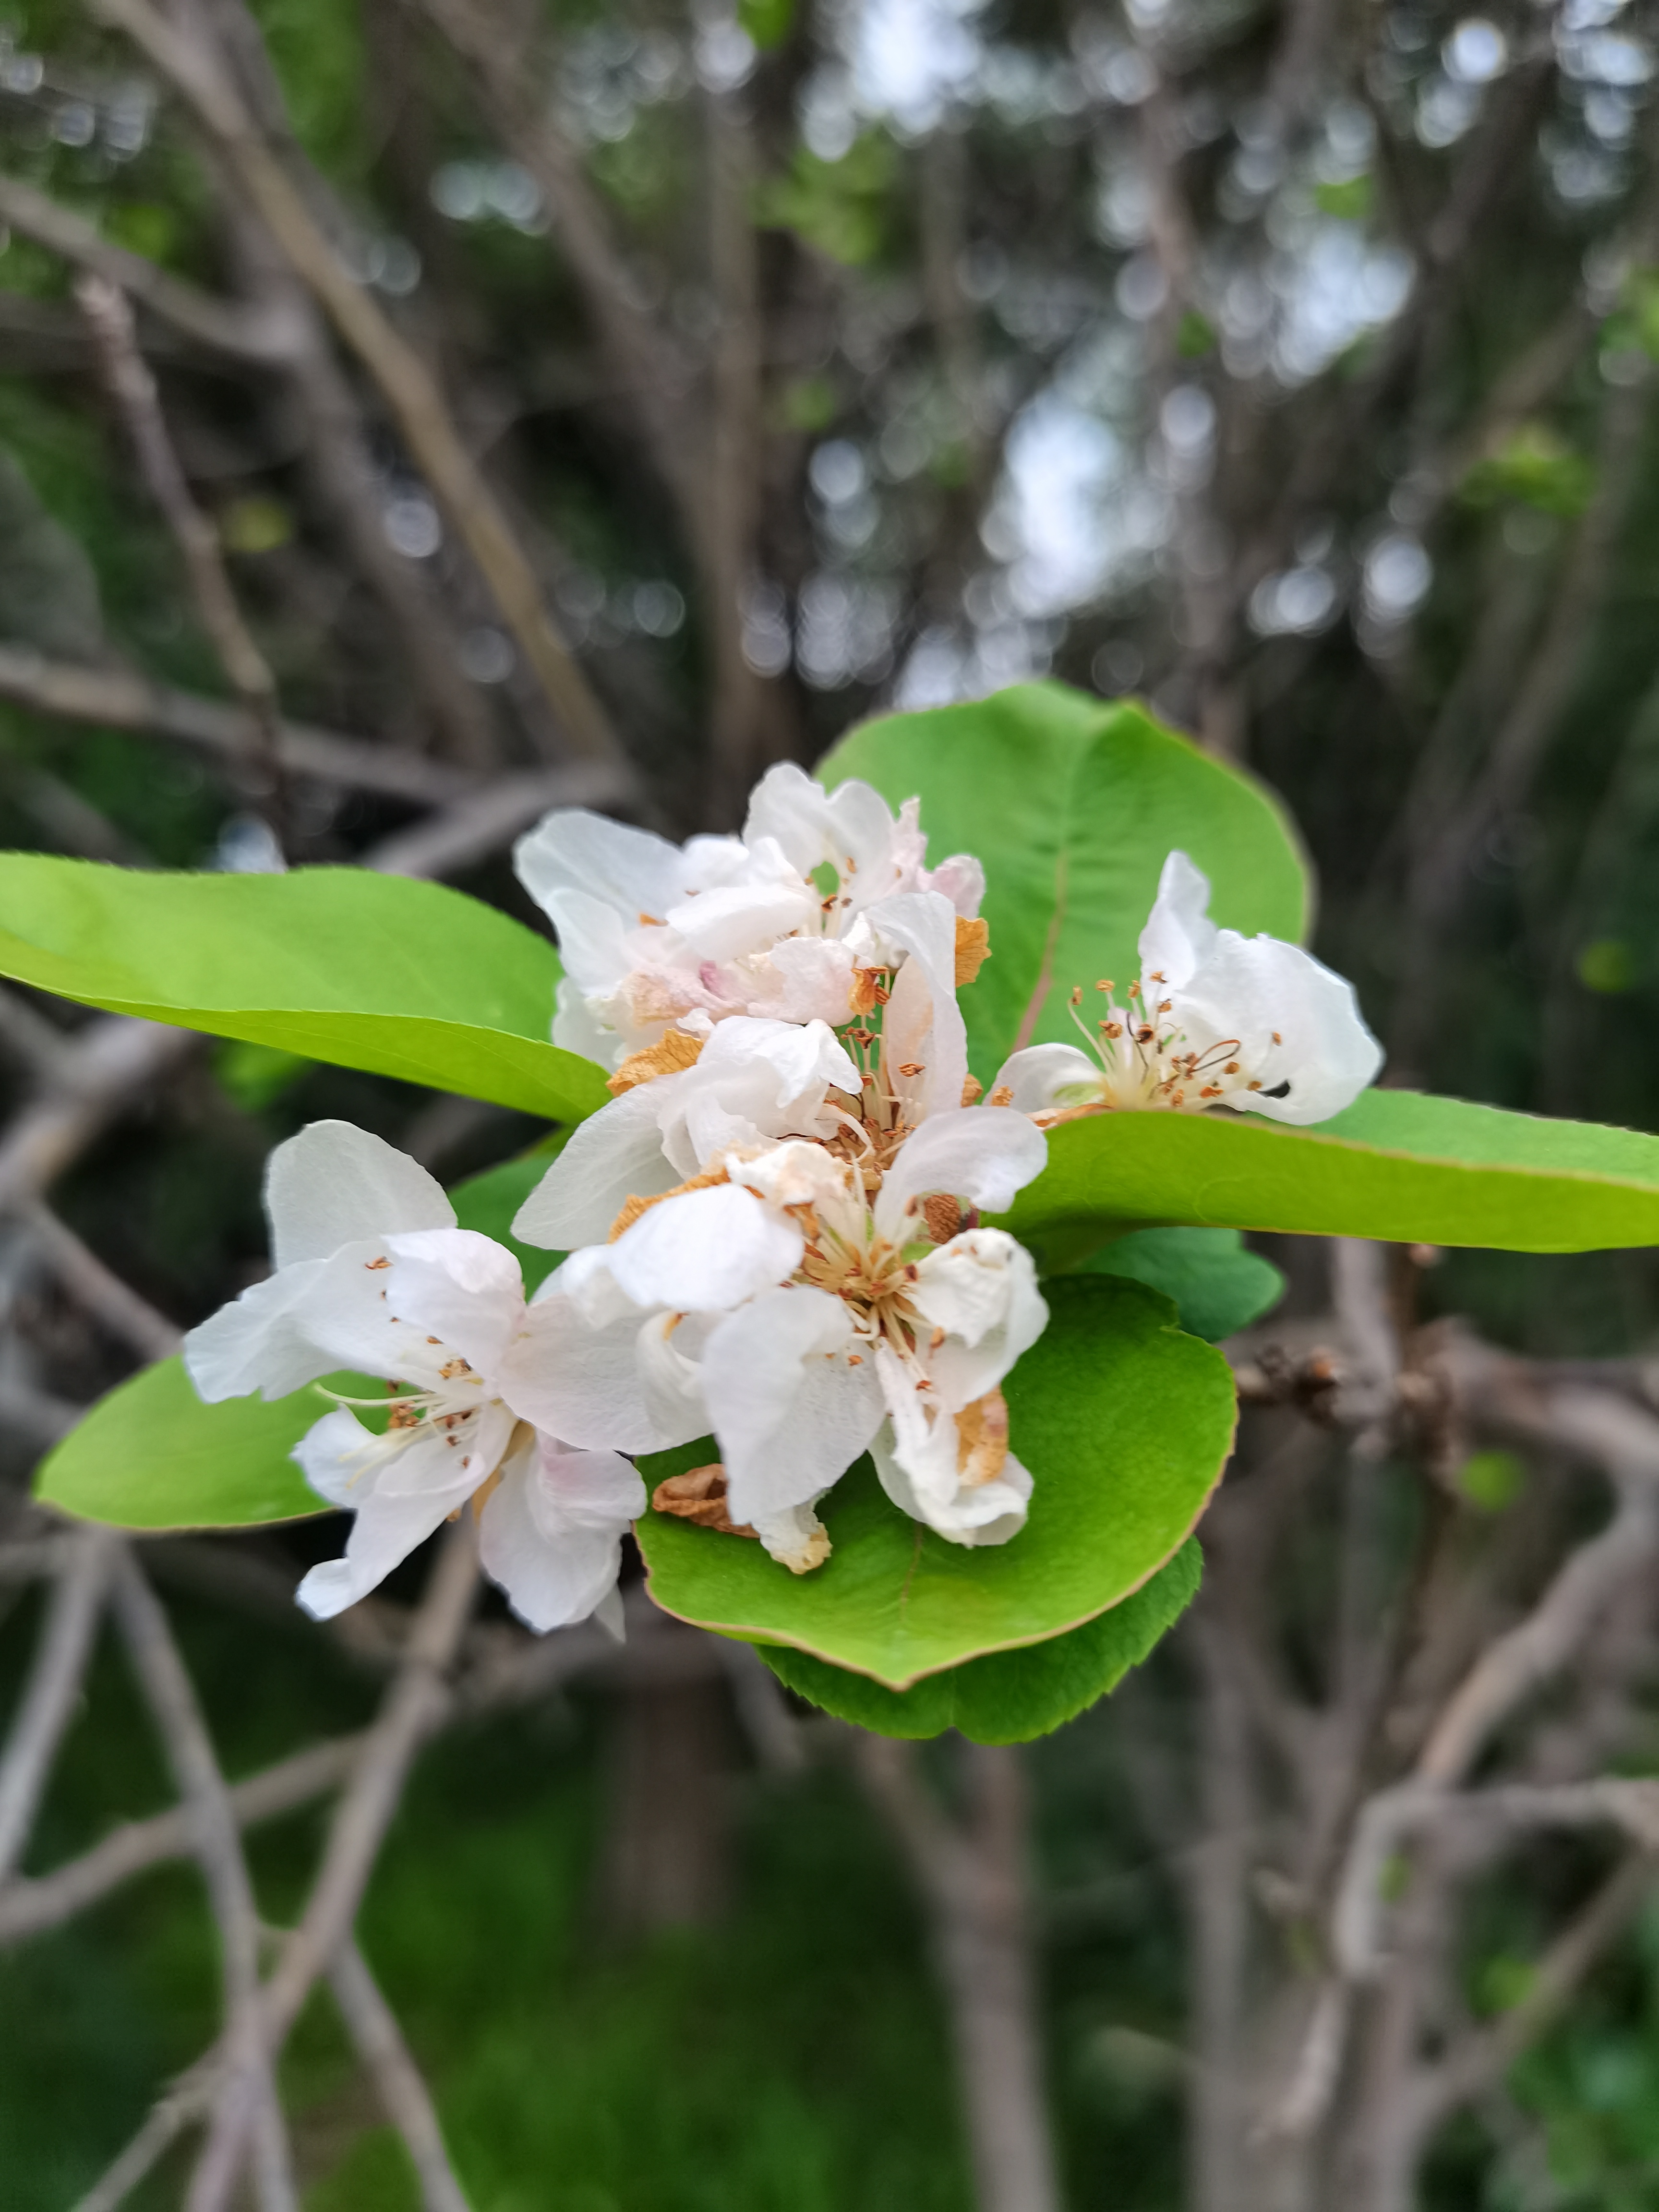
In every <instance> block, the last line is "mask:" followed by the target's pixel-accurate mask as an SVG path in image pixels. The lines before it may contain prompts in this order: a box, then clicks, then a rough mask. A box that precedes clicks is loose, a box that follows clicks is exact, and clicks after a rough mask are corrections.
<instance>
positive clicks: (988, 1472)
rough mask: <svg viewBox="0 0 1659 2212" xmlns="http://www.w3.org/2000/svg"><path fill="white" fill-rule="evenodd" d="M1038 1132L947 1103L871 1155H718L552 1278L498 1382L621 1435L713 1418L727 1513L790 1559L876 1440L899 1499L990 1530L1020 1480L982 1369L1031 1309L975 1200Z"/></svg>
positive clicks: (989, 1368)
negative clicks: (695, 1179)
mask: <svg viewBox="0 0 1659 2212" xmlns="http://www.w3.org/2000/svg"><path fill="white" fill-rule="evenodd" d="M867 1141H868V1140H867V1138H866V1144H867ZM1045 1151H1046V1146H1045V1140H1044V1139H1043V1137H1042V1133H1041V1132H1040V1131H1039V1130H1037V1129H1036V1128H1035V1127H1033V1125H1032V1124H1031V1123H1030V1121H1028V1120H1027V1119H1026V1118H1025V1117H1024V1115H1019V1114H1015V1113H1010V1112H1007V1111H1006V1110H1003V1109H998V1108H994V1107H978V1108H962V1107H952V1108H950V1109H945V1110H943V1111H940V1112H938V1113H934V1114H932V1115H929V1116H928V1117H927V1119H926V1121H924V1122H923V1123H922V1125H921V1127H918V1128H915V1129H914V1130H912V1131H910V1132H908V1133H906V1134H904V1135H902V1139H900V1141H898V1142H897V1143H896V1145H895V1146H892V1147H890V1149H887V1150H886V1151H885V1152H884V1154H883V1156H882V1157H881V1158H880V1161H879V1164H875V1162H874V1161H873V1159H872V1157H871V1152H870V1151H869V1150H866V1149H861V1148H860V1142H859V1140H858V1139H856V1138H855V1137H854V1136H853V1135H852V1134H851V1133H843V1134H842V1137H841V1138H840V1139H838V1143H837V1146H836V1148H833V1149H832V1148H831V1147H830V1146H827V1145H825V1144H823V1143H815V1142H811V1141H809V1140H805V1139H799V1138H796V1139H787V1140H786V1141H784V1142H782V1143H781V1144H775V1145H770V1146H765V1147H763V1148H761V1149H760V1150H758V1151H757V1152H755V1153H754V1154H753V1155H751V1156H749V1157H739V1156H738V1155H736V1154H732V1155H728V1156H727V1158H726V1161H725V1163H724V1173H725V1176H726V1180H724V1181H722V1182H711V1183H709V1184H708V1185H707V1186H706V1187H704V1188H699V1189H694V1190H687V1191H682V1192H679V1193H676V1194H670V1195H668V1196H666V1197H665V1198H662V1199H660V1200H658V1201H657V1202H655V1203H654V1204H652V1205H650V1206H647V1208H646V1210H645V1211H643V1212H641V1214H640V1215H639V1217H638V1218H636V1219H635V1220H634V1221H632V1222H631V1224H630V1225H629V1226H627V1227H626V1228H625V1229H623V1231H622V1233H621V1234H620V1235H619V1236H618V1237H617V1239H616V1241H615V1242H614V1243H608V1244H603V1245H593V1246H590V1247H589V1248H588V1249H585V1250H582V1251H579V1252H575V1253H573V1254H572V1255H570V1257H569V1258H568V1260H567V1261H565V1262H564V1264H563V1265H562V1267H560V1268H559V1270H558V1271H557V1272H556V1274H555V1275H554V1276H553V1277H552V1278H550V1281H549V1282H548V1284H547V1285H545V1286H544V1291H542V1293H541V1294H540V1295H538V1298H537V1299H536V1300H535V1302H534V1303H533V1304H532V1307H531V1310H530V1316H529V1322H528V1327H527V1329H526V1334H525V1335H524V1336H523V1337H522V1338H521V1339H520V1340H519V1342H518V1344H517V1345H516V1346H515V1347H514V1349H513V1352H512V1353H511V1354H510V1355H509V1367H510V1374H509V1380H508V1387H509V1388H510V1389H511V1392H512V1395H513V1401H514V1402H515V1403H516V1404H518V1405H520V1406H521V1407H523V1408H524V1409H525V1411H526V1413H529V1414H530V1415H531V1416H532V1418H534V1419H537V1420H538V1421H539V1422H541V1423H542V1424H543V1425H547V1426H550V1427H554V1428H556V1430H557V1431H559V1433H560V1434H562V1435H564V1436H567V1437H572V1438H574V1439H575V1440H576V1441H577V1442H578V1443H583V1442H588V1443H598V1442H600V1441H604V1442H606V1443H611V1444H612V1445H615V1446H616V1447H617V1448H619V1449H625V1450H629V1451H644V1450H655V1449H665V1448H667V1447H668V1446H670V1445H673V1444H678V1443H687V1442H690V1440H691V1439H692V1438H694V1437H698V1436H701V1435H702V1434H703V1433H704V1432H705V1431H709V1430H712V1431H713V1432H714V1437H715V1440H716V1442H717V1443H718V1445H719V1448H720V1458H721V1462H722V1464H723V1466H724V1468H725V1471H726V1483H727V1500H726V1502H727V1506H728V1510H729V1511H730V1514H731V1516H732V1520H733V1521H734V1522H738V1523H740V1524H744V1523H746V1524H748V1525H750V1526H751V1527H752V1528H755V1530H756V1531H757V1533H758V1534H760V1536H761V1538H762V1540H763V1542H765V1543H766V1544H767V1547H768V1548H769V1550H770V1551H771V1552H772V1553H773V1555H774V1556H775V1557H776V1558H780V1559H783V1560H784V1561H785V1563H786V1564H787V1565H791V1566H793V1567H794V1568H795V1569H796V1571H804V1570H805V1568H807V1567H810V1566H812V1565H817V1562H818V1560H819V1559H822V1558H823V1556H824V1554H825V1553H826V1552H827V1549H828V1544H827V1540H825V1539H824V1538H823V1532H822V1530H821V1528H819V1525H818V1523H817V1519H816V1516H814V1515H813V1514H812V1512H811V1508H812V1507H813V1505H814V1504H815V1503H816V1501H817V1499H818V1498H821V1497H822V1496H823V1492H825V1491H826V1490H827V1489H828V1488H829V1486H831V1485H832V1484H833V1483H834V1482H835V1481H836V1480H837V1479H838V1477H839V1476H840V1475H842V1474H843V1473H844V1472H845V1471H846V1469H847V1468H848V1467H849V1466H851V1464H852V1463H853V1462H854V1460H855V1459H856V1458H857V1457H858V1456H859V1455H860V1453H861V1452H864V1451H866V1449H872V1447H873V1449H874V1451H875V1456H876V1463H877V1467H878V1471H879V1473H880V1475H881V1479H882V1480H883V1483H884V1486H886V1488H887V1490H888V1492H889V1494H890V1496H891V1497H892V1498H894V1500H895V1502H896V1504H899V1505H901V1506H902V1508H903V1510H905V1511H906V1512H908V1513H910V1514H912V1515H913V1516H915V1517H916V1518H918V1519H920V1520H922V1521H924V1522H927V1525H928V1526H929V1527H931V1528H935V1529H937V1530H938V1532H939V1534H941V1535H944V1536H946V1537H948V1538H950V1539H951V1541H953V1542H957V1543H961V1544H986V1543H1001V1542H1005V1541H1006V1540H1007V1538H1008V1537H1010V1536H1011V1535H1012V1534H1014V1533H1015V1531H1016V1530H1017V1529H1018V1528H1019V1527H1020V1525H1021V1524H1022V1522H1023V1521H1024V1514H1025V1506H1026V1501H1027V1499H1028V1498H1029V1497H1030V1488H1031V1482H1030V1475H1029V1474H1028V1473H1027V1472H1026V1470H1025V1469H1024V1468H1023V1467H1021V1465H1020V1464H1019V1462H1018V1460H1017V1459H1015V1458H1014V1457H1013V1456H1012V1454H1011V1453H1010V1452H1009V1450H1008V1448H1007V1425H1006V1407H1005V1406H1004V1404H1003V1401H1002V1397H1001V1393H1000V1387H999V1386H1000V1383H1001V1382H1002V1379H1003V1377H1004V1376H1006V1374H1007V1372H1008V1370H1009V1369H1010V1368H1011V1367H1012V1365H1013V1364H1014V1362H1015V1361H1016V1360H1017V1359H1018V1358H1019V1357H1020V1355H1021V1354H1022V1353H1023V1352H1024V1351H1026V1350H1027V1349H1028V1348H1029V1346H1030V1345H1031V1344H1033V1343H1034V1342H1035V1341H1036V1338H1037V1337H1038V1336H1039V1335H1040V1334H1041V1333H1042V1328H1043V1327H1044V1325H1045V1323H1046V1322H1047V1319H1048V1309H1047V1307H1046V1306H1045V1305H1044V1304H1043V1301H1042V1297H1041V1295H1040V1294H1039V1292H1038V1291H1037V1287H1036V1271H1035V1269H1034V1267H1033V1266H1032V1263H1031V1260H1030V1255H1028V1254H1027V1253H1026V1252H1025V1251H1024V1249H1022V1248H1021V1247H1020V1246H1019V1245H1018V1244H1017V1243H1015V1242H1014V1240H1013V1238H1012V1237H1009V1236H1007V1235H1006V1233H1005V1232H1004V1231H1000V1230H994V1229H987V1228H984V1227H981V1226H980V1225H979V1224H978V1218H977V1209H979V1208H981V1207H983V1208H985V1209H987V1210H989V1211H995V1210H997V1209H1000V1208H1001V1207H1004V1206H1007V1205H1008V1204H1009V1202H1010V1201H1011V1200H1012V1197H1013V1195H1014V1194H1015V1192H1016V1191H1018V1190H1019V1189H1020V1188H1023V1187H1024V1184H1025V1183H1027V1182H1030V1180H1031V1178H1032V1177H1033V1176H1036V1174H1037V1173H1038V1172H1039V1171H1040V1170H1041V1169H1042V1163H1043V1158H1044V1156H1045ZM872 1186H873V1188H872Z"/></svg>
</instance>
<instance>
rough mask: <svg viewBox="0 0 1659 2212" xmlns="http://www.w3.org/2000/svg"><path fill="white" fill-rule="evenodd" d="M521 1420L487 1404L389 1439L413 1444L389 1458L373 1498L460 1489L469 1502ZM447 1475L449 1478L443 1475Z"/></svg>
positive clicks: (491, 1401) (382, 1466)
mask: <svg viewBox="0 0 1659 2212" xmlns="http://www.w3.org/2000/svg"><path fill="white" fill-rule="evenodd" d="M518 1426H519V1419H518V1416H517V1414H516V1413H513V1409H512V1408H511V1407H509V1406H505V1405H503V1404H502V1403H501V1400H500V1399H499V1398H489V1399H486V1400H485V1401H484V1402H483V1404H482V1405H481V1406H480V1407H478V1408H477V1411H476V1412H475V1413H467V1414H465V1415H464V1416H462V1417H461V1418H459V1419H441V1420H431V1419H427V1420H423V1421H421V1422H419V1423H417V1424H416V1426H415V1427H414V1428H413V1429H405V1430H402V1431H397V1430H393V1431H391V1432H390V1433H391V1434H392V1435H394V1436H397V1435H401V1436H404V1437H409V1438H410V1439H411V1441H410V1442H409V1443H406V1444H404V1446H403V1448H402V1449H399V1450H397V1451H394V1452H392V1453H390V1454H389V1455H386V1458H385V1459H384V1461H383V1462H381V1463H380V1465H379V1466H378V1468H377V1469H376V1473H375V1476H374V1496H375V1497H376V1498H416V1497H424V1496H425V1494H426V1492H428V1490H432V1489H435V1488H438V1489H443V1490H446V1491H447V1490H449V1489H452V1488H453V1486H454V1485H455V1484H456V1483H458V1482H459V1483H463V1484H465V1487H466V1491H467V1493H468V1495H469V1496H471V1492H473V1491H475V1490H476V1489H477V1486H478V1485H479V1484H480V1483H481V1482H482V1481H483V1480H484V1478H485V1476H486V1475H489V1474H494V1473H495V1469H496V1468H498V1467H499V1466H500V1465H501V1460H502V1457H503V1456H504V1455H505V1454H506V1452H507V1448H508V1446H509V1445H510V1444H511V1443H512V1441H513V1431H514V1430H516V1429H517V1428H518ZM446 1470H447V1472H446Z"/></svg>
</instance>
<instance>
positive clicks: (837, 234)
mask: <svg viewBox="0 0 1659 2212" xmlns="http://www.w3.org/2000/svg"><path fill="white" fill-rule="evenodd" d="M895 168H896V158H895V155H894V151H893V146H892V142H891V140H890V139H889V138H887V137H884V135H883V134H882V133H881V132H880V131H865V132H863V133H862V134H861V135H860V137H857V138H855V139H854V142H853V143H852V144H851V145H850V146H849V147H848V149H847V151H846V152H845V153H844V154H843V155H842V156H841V158H840V160H839V161H825V160H824V159H823V156H822V155H817V154H814V153H813V152H812V151H811V149H810V148H809V147H806V146H798V147H797V148H796V149H795V155H794V158H793V161H792V162H791V163H790V166H789V170H788V173H787V175H785V176H782V177H778V178H775V179H773V180H772V181H771V182H770V183H769V184H766V185H763V186H762V187H761V188H760V190H759V191H757V194H756V197H755V219H756V221H757V222H759V223H762V224H763V225H765V226H767V227H768V228H771V229H775V230H793V232H794V234H795V235H796V237H797V238H799V239H800V240H802V242H803V243H804V244H805V245H807V246H815V247H816V248H817V251H818V252H820V253H822V254H824V255H826V256H827V257H828V258H829V259H830V260H831V261H839V262H840V263H841V264H842V266H843V267H845V268H848V269H858V268H862V267H863V266H864V265H865V264H866V263H867V262H872V261H873V260H874V259H875V258H876V257H877V256H878V254H879V252H881V250H882V246H883V245H884V241H885V238H886V231H887V209H888V200H889V195H890V191H891V189H892V185H893V180H894V173H895Z"/></svg>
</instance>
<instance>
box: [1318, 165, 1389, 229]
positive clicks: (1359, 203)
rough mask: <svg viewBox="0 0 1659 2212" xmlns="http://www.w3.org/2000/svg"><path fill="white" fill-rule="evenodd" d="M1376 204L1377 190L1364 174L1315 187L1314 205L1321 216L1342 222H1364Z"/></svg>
mask: <svg viewBox="0 0 1659 2212" xmlns="http://www.w3.org/2000/svg"><path fill="white" fill-rule="evenodd" d="M1314 205H1315V206H1316V208H1317V209H1318V210H1319V212H1320V213H1321V215H1332V216H1336V217H1337V219H1338V220H1339V222H1364V221H1365V220H1366V219H1367V217H1368V216H1370V213H1371V210H1372V209H1373V208H1374V207H1375V205H1376V187H1375V185H1373V184H1372V182H1371V180H1370V177H1369V176H1366V175H1364V174H1363V173H1362V174H1361V175H1359V176H1358V177H1343V178H1341V179H1340V180H1339V181H1337V182H1336V183H1334V184H1328V185H1315V186H1314Z"/></svg>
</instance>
